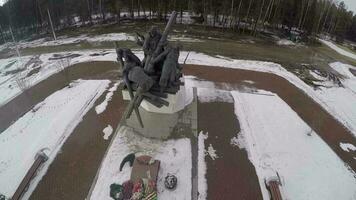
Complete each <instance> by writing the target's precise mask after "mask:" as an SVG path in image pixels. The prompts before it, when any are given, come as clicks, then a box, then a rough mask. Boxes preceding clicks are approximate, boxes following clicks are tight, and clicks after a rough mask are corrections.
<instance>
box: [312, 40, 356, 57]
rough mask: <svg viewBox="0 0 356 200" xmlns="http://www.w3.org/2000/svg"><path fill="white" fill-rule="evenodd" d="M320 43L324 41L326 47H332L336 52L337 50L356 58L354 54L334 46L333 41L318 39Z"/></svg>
mask: <svg viewBox="0 0 356 200" xmlns="http://www.w3.org/2000/svg"><path fill="white" fill-rule="evenodd" d="M319 40H320V41H321V42H322V43H324V44H325V45H327V46H328V47H330V48H332V49H333V50H335V51H336V52H338V53H339V54H341V55H344V56H347V57H349V58H353V59H355V60H356V54H353V53H351V52H349V51H346V50H344V49H342V48H340V47H338V46H336V45H335V44H334V43H332V42H330V41H326V40H322V39H319Z"/></svg>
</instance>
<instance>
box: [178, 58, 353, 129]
mask: <svg viewBox="0 0 356 200" xmlns="http://www.w3.org/2000/svg"><path fill="white" fill-rule="evenodd" d="M187 53H188V52H181V54H180V62H184V59H185V57H186V55H187ZM186 63H187V64H196V65H201V64H202V63H203V64H204V65H208V66H217V67H226V68H233V69H245V70H252V71H258V72H266V73H271V74H275V75H278V76H280V77H282V78H284V79H286V80H287V81H289V82H290V83H291V84H293V85H294V86H296V87H297V88H299V89H300V90H302V91H303V92H305V93H306V94H307V95H308V96H309V97H310V98H312V99H313V100H314V101H315V102H317V103H318V104H320V105H321V106H322V107H323V108H324V109H325V110H327V111H328V112H329V113H330V114H331V115H332V116H333V117H335V119H337V120H338V121H339V122H340V123H342V124H343V125H344V126H345V127H346V128H348V129H349V130H350V131H351V132H352V133H353V134H354V135H355V136H356V117H355V116H356V107H355V106H354V105H353V102H356V100H352V99H354V98H355V97H354V92H352V91H350V90H346V89H344V88H339V87H338V88H331V90H333V91H331V92H330V93H324V92H323V91H321V92H316V91H315V90H314V89H313V88H312V87H310V86H309V85H307V84H306V83H305V82H304V81H302V80H301V79H300V78H299V77H297V76H296V75H295V74H293V73H291V72H289V71H287V70H286V69H285V68H283V67H282V66H281V65H279V64H276V63H272V62H262V61H251V60H235V59H231V58H226V57H223V56H219V57H213V56H209V55H206V54H202V53H197V52H190V54H189V57H188V59H187V61H186ZM330 96H334V97H335V98H334V99H333V100H331V99H332V98H330ZM341 98H342V99H341ZM349 99H351V100H349ZM347 100H348V101H347ZM346 101H347V102H346Z"/></svg>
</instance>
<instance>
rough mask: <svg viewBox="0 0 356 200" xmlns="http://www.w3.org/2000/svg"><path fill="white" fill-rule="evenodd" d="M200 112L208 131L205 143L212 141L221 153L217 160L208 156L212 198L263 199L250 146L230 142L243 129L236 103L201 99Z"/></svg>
mask: <svg viewBox="0 0 356 200" xmlns="http://www.w3.org/2000/svg"><path fill="white" fill-rule="evenodd" d="M198 116H199V117H198V130H200V131H203V132H204V133H208V138H207V139H206V140H205V146H206V147H208V146H209V145H212V147H213V148H214V149H215V150H216V152H217V153H218V156H219V157H218V159H215V160H212V159H211V158H210V157H209V156H207V157H206V158H205V160H206V162H207V172H206V179H207V183H208V191H207V195H208V199H212V200H213V199H255V200H258V199H262V195H261V189H260V185H259V182H258V178H257V175H256V171H255V168H254V166H253V165H252V163H251V162H250V161H249V159H248V157H247V152H246V150H244V149H239V148H238V147H236V146H233V145H231V143H230V141H231V138H233V137H236V134H237V133H239V131H240V127H239V124H238V123H236V122H237V121H238V120H237V119H236V116H235V113H234V104H233V103H227V102H209V103H202V102H199V103H198Z"/></svg>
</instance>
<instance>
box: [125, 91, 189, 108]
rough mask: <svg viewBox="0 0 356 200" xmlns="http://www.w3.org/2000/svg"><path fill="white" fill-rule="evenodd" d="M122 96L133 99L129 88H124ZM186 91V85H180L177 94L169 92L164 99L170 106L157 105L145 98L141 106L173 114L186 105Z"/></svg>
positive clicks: (129, 99)
mask: <svg viewBox="0 0 356 200" xmlns="http://www.w3.org/2000/svg"><path fill="white" fill-rule="evenodd" d="M134 94H135V92H134ZM122 97H123V99H124V100H128V101H131V100H132V99H131V98H130V94H129V91H128V90H122ZM185 98H186V91H185V86H180V89H179V90H178V92H177V93H176V94H167V98H165V99H164V100H165V101H167V102H168V103H169V105H168V106H162V107H160V108H159V107H156V106H155V105H153V104H152V103H150V102H149V101H147V100H143V101H142V102H141V104H140V107H141V108H143V109H145V110H146V111H148V112H152V113H162V114H173V113H176V112H179V111H181V110H183V109H184V107H185Z"/></svg>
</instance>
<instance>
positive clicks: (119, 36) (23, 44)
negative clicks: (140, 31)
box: [0, 33, 203, 51]
mask: <svg viewBox="0 0 356 200" xmlns="http://www.w3.org/2000/svg"><path fill="white" fill-rule="evenodd" d="M168 40H170V41H180V42H203V41H202V40H200V39H197V38H190V37H187V36H185V35H182V36H169V37H168ZM114 41H135V35H134V34H130V33H108V34H102V35H95V36H89V35H86V34H84V35H79V36H75V37H68V36H60V37H58V38H57V40H53V38H52V37H46V38H41V39H37V40H33V41H20V42H18V43H16V44H15V43H6V44H3V45H0V51H2V50H4V49H6V48H9V49H16V45H17V47H18V48H19V49H24V48H35V47H48V46H59V45H67V44H79V43H81V42H88V43H92V44H96V43H100V42H114Z"/></svg>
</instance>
